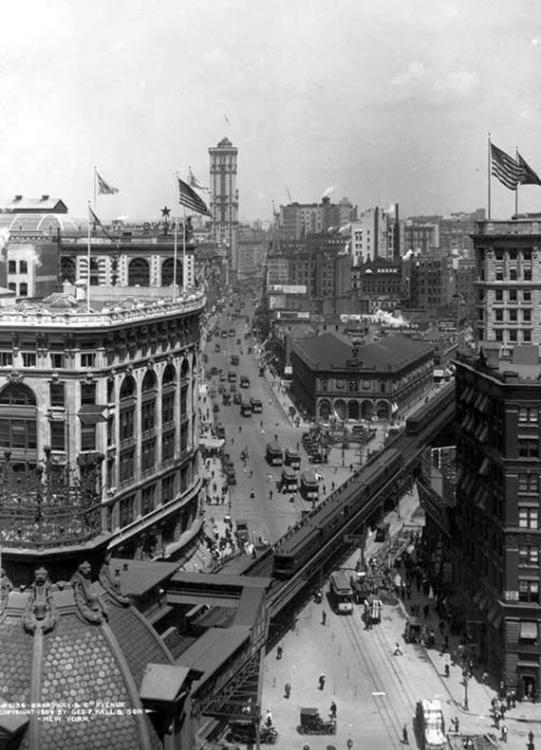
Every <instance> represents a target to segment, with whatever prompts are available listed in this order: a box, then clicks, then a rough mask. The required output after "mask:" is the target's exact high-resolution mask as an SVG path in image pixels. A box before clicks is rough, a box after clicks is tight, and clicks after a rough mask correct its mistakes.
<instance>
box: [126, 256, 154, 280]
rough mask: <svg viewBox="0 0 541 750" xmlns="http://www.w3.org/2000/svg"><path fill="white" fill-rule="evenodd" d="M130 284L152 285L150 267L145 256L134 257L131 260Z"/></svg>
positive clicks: (129, 267) (129, 268) (129, 269)
mask: <svg viewBox="0 0 541 750" xmlns="http://www.w3.org/2000/svg"><path fill="white" fill-rule="evenodd" d="M128 286H150V268H149V265H148V262H147V261H146V260H145V259H144V258H134V259H133V260H132V261H130V265H129V266H128Z"/></svg>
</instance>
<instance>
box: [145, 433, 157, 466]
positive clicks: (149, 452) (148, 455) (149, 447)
mask: <svg viewBox="0 0 541 750" xmlns="http://www.w3.org/2000/svg"><path fill="white" fill-rule="evenodd" d="M155 462H156V440H155V438H152V439H151V440H145V441H144V443H143V446H142V455H141V469H142V471H143V473H146V472H147V471H152V470H153V469H154V465H155Z"/></svg>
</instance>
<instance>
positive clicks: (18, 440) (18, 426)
mask: <svg viewBox="0 0 541 750" xmlns="http://www.w3.org/2000/svg"><path fill="white" fill-rule="evenodd" d="M0 446H2V447H3V448H34V449H35V448H36V446H37V442H36V422H35V420H30V419H0Z"/></svg>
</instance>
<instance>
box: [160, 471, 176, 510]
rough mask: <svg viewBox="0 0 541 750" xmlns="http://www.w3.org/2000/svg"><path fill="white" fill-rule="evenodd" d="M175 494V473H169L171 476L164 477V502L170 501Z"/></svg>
mask: <svg viewBox="0 0 541 750" xmlns="http://www.w3.org/2000/svg"><path fill="white" fill-rule="evenodd" d="M174 496H175V475H174V474H169V476H167V477H164V478H163V479H162V504H165V503H169V502H171V500H172V499H173V498H174Z"/></svg>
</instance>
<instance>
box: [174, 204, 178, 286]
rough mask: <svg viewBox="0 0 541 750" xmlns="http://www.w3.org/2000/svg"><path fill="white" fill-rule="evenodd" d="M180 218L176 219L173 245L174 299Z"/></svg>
mask: <svg viewBox="0 0 541 750" xmlns="http://www.w3.org/2000/svg"><path fill="white" fill-rule="evenodd" d="M178 221H179V219H178V216H177V218H176V219H175V243H174V245H173V299H176V298H177V250H178Z"/></svg>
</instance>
